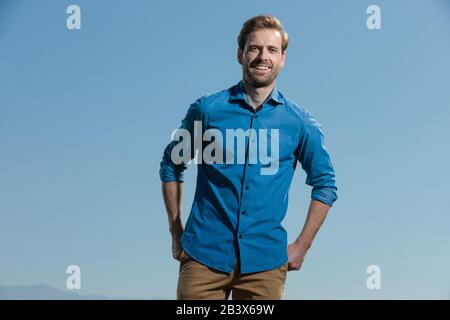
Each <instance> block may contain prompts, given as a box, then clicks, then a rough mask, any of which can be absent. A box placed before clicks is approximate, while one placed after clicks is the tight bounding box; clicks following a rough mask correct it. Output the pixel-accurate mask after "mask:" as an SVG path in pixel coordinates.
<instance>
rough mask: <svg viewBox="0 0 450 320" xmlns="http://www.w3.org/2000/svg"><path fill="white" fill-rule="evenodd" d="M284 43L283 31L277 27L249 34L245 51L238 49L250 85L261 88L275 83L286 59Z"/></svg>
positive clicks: (246, 79)
mask: <svg viewBox="0 0 450 320" xmlns="http://www.w3.org/2000/svg"><path fill="white" fill-rule="evenodd" d="M282 43H283V40H282V37H281V33H280V32H279V31H278V30H275V29H262V30H258V31H254V32H252V33H250V34H249V35H248V38H247V43H246V45H245V47H244V52H242V50H241V49H238V61H239V63H240V64H241V65H242V71H243V73H244V80H245V81H246V82H247V83H248V84H249V85H251V86H253V87H256V88H260V87H266V86H268V85H270V84H272V83H273V81H274V80H275V79H276V77H277V76H278V73H279V72H280V70H281V68H283V67H284V62H285V59H286V52H282V50H281V45H282Z"/></svg>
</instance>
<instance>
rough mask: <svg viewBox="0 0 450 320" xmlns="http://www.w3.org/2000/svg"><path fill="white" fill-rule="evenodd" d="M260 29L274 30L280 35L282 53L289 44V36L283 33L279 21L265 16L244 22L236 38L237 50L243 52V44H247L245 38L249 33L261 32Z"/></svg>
mask: <svg viewBox="0 0 450 320" xmlns="http://www.w3.org/2000/svg"><path fill="white" fill-rule="evenodd" d="M261 29H275V30H278V31H279V32H280V33H281V38H282V43H281V49H282V51H283V52H284V51H285V50H286V48H287V46H288V43H289V36H288V34H287V32H286V31H284V29H283V26H282V25H281V22H280V20H278V18H277V17H274V16H265V15H259V16H256V17H253V18H250V19H248V20H247V21H245V22H244V25H243V26H242V29H241V32H240V33H239V36H238V39H237V40H238V45H239V48H240V49H241V50H242V51H244V47H245V44H246V43H247V38H248V35H249V34H250V33H252V32H253V31H257V30H261Z"/></svg>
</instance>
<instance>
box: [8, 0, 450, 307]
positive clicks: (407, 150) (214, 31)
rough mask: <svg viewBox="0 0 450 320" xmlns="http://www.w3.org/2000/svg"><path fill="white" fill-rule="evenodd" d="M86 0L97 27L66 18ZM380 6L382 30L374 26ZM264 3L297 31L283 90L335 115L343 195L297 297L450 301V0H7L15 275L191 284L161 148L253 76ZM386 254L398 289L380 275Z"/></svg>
mask: <svg viewBox="0 0 450 320" xmlns="http://www.w3.org/2000/svg"><path fill="white" fill-rule="evenodd" d="M70 4H77V5H79V6H80V7H81V12H82V29H81V30H72V31H69V30H68V29H67V28H66V18H67V14H66V8H67V6H68V5H70ZM371 4H377V5H379V6H380V8H381V21H382V22H381V23H382V29H381V30H372V31H370V30H368V29H367V27H366V18H367V16H368V15H367V13H366V8H367V7H368V6H369V5H371ZM260 13H268V14H273V15H276V16H278V17H279V18H280V20H281V21H282V22H283V24H284V26H285V28H286V30H287V31H288V32H289V34H290V39H291V40H290V45H289V48H288V52H287V63H286V66H285V69H284V70H283V71H282V72H281V74H280V77H279V79H278V82H277V87H278V89H279V90H280V91H281V92H283V93H284V94H285V95H286V96H287V97H289V98H290V99H291V100H294V101H296V102H297V103H298V104H300V105H303V106H305V107H306V108H308V109H309V110H310V111H311V112H312V113H313V114H314V115H315V116H316V118H317V119H318V120H319V122H320V123H321V124H322V127H323V129H324V132H325V136H326V140H325V142H326V145H327V148H328V150H329V151H330V153H331V156H332V161H333V164H334V166H335V170H336V178H337V186H338V194H339V199H338V201H337V202H336V203H335V205H334V207H333V208H332V209H331V211H330V214H329V217H328V218H327V220H326V222H325V224H324V226H323V227H322V229H321V231H320V232H319V234H318V237H317V239H316V241H315V243H314V245H313V247H312V249H311V250H310V252H309V253H308V255H307V257H306V260H305V263H304V265H303V268H302V270H301V271H299V272H290V273H289V274H288V280H287V284H286V291H285V298H286V299H310V298H325V299H329V298H334V299H345V298H357V299H383V298H384V299H392V298H402V299H408V298H412V299H416V298H426V299H429V298H437V299H442V298H446V299H449V298H450V274H449V271H448V270H450V233H449V232H448V229H449V226H450V215H449V213H450V212H449V211H450V210H449V206H448V198H449V187H448V185H447V182H448V181H449V178H450V173H449V171H448V170H447V167H448V164H449V163H450V148H449V143H448V137H449V136H450V126H449V125H448V122H449V119H450V103H449V101H450V90H449V89H448V88H449V83H450V5H449V4H448V3H447V2H446V1H444V0H442V1H439V0H435V1H426V2H425V1H420V2H419V1H415V2H414V3H412V2H411V1H406V0H402V1H376V2H374V1H364V0H358V1H357V0H354V1H350V0H347V1H341V2H339V3H337V2H336V1H323V0H322V1H314V2H313V1H308V2H306V1H256V0H253V1H237V0H231V1H227V2H219V1H206V0H205V1H143V0H142V1H138V0H133V1H114V2H111V1H106V0H97V1H87V0H74V1H64V0H43V1H32V0H28V1H25V0H0V154H1V157H0V286H11V285H35V284H38V283H42V284H46V285H50V286H53V287H56V288H64V287H65V282H66V277H67V275H66V273H65V270H66V267H67V266H68V265H71V264H76V265H79V266H80V267H81V270H82V290H81V291H80V293H85V294H93V293H95V294H102V295H107V296H112V297H117V296H119V297H131V298H133V297H141V298H149V299H152V298H167V299H172V298H174V297H175V288H176V281H177V276H178V264H177V263H176V261H174V260H173V259H172V258H171V251H170V236H169V232H168V228H167V217H166V213H165V210H164V205H163V202H162V199H161V196H160V181H159V176H158V169H159V162H160V159H161V155H162V151H163V148H164V146H165V145H166V144H167V143H168V141H169V139H170V133H171V132H172V131H173V130H174V129H175V128H177V127H178V125H179V123H180V121H181V119H182V117H183V116H184V114H185V112H186V110H187V107H188V106H189V104H190V103H191V102H193V101H194V100H195V99H196V98H198V97H199V96H201V95H203V94H205V93H209V92H214V91H217V90H220V89H223V88H228V87H229V86H231V85H233V84H234V83H236V82H238V81H239V80H240V77H241V69H240V66H239V64H238V63H237V61H236V37H237V34H238V33H239V30H240V28H241V26H242V23H243V21H244V20H245V19H247V18H249V17H251V16H254V15H257V14H260ZM195 176H196V170H195V167H194V166H192V167H190V168H189V170H188V171H187V172H186V183H185V197H184V217H185V218H186V217H187V215H188V213H189V209H190V205H191V202H192V198H193V194H194V186H195ZM304 181H305V175H304V173H303V172H302V171H301V170H298V171H297V173H296V175H295V177H294V181H293V183H292V187H291V191H290V204H289V210H288V214H287V218H286V219H285V221H284V225H285V227H286V229H287V230H288V233H289V240H290V241H292V240H294V239H295V237H296V236H297V234H298V232H299V231H300V229H301V227H302V225H303V221H304V219H305V217H306V212H307V208H308V205H309V197H310V187H308V186H306V185H305V184H304ZM373 264H375V265H378V266H380V268H381V275H382V278H381V279H382V280H381V283H382V289H381V290H368V289H367V287H366V279H367V277H368V275H367V274H366V268H367V267H368V266H369V265H373Z"/></svg>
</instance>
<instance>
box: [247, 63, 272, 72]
mask: <svg viewBox="0 0 450 320" xmlns="http://www.w3.org/2000/svg"><path fill="white" fill-rule="evenodd" d="M251 69H255V70H258V71H267V70H270V69H271V67H270V66H268V65H264V64H256V65H254V66H252V67H251Z"/></svg>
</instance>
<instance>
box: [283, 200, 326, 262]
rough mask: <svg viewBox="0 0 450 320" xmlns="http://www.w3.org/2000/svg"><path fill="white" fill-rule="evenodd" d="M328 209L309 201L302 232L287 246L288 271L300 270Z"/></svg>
mask: <svg viewBox="0 0 450 320" xmlns="http://www.w3.org/2000/svg"><path fill="white" fill-rule="evenodd" d="M329 209H330V207H329V206H328V205H326V204H325V203H323V202H320V201H317V200H311V203H310V205H309V210H308V216H307V217H306V221H305V224H304V226H303V229H302V232H300V235H299V236H298V237H297V240H295V241H294V243H292V244H290V245H289V246H288V258H289V265H288V268H289V270H300V268H301V266H302V264H303V259H304V258H305V255H306V253H307V252H308V249H309V248H310V247H311V245H312V242H313V240H314V237H315V236H316V233H317V231H319V229H320V226H321V225H322V223H323V221H324V220H325V218H326V216H327V213H328V210H329Z"/></svg>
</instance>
